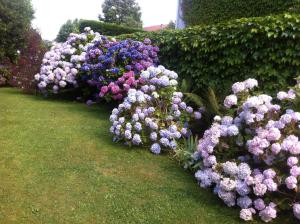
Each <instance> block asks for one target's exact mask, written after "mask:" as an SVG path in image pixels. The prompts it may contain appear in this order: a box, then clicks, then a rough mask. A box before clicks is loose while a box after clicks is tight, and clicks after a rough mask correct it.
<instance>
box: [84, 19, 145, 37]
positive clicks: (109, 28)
mask: <svg viewBox="0 0 300 224" xmlns="http://www.w3.org/2000/svg"><path fill="white" fill-rule="evenodd" d="M85 27H91V28H92V30H93V31H95V32H99V33H100V34H102V35H107V36H117V35H121V34H131V33H135V32H143V31H142V30H141V29H136V28H130V27H125V26H120V25H116V24H111V23H103V22H99V21H95V20H80V22H79V31H80V32H81V33H82V32H84V28H85Z"/></svg>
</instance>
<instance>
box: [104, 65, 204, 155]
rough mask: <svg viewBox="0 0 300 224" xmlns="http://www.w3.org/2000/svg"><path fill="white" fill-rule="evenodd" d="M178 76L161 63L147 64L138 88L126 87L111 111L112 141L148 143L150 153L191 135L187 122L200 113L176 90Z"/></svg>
mask: <svg viewBox="0 0 300 224" xmlns="http://www.w3.org/2000/svg"><path fill="white" fill-rule="evenodd" d="M177 77H178V75H177V74H176V73H175V72H172V71H169V70H167V69H165V68H164V67H163V66H158V67H149V68H148V69H147V70H146V71H143V72H142V73H141V78H142V79H143V85H142V86H141V88H140V89H129V91H128V96H127V97H126V98H125V99H124V101H123V102H122V103H121V104H120V105H119V106H118V108H115V109H114V110H113V111H112V114H111V116H110V121H111V122H112V126H111V128H110V131H111V133H112V134H113V135H114V140H116V141H125V142H126V144H128V145H142V144H151V148H150V150H151V152H153V153H154V154H159V153H160V152H161V150H162V148H170V149H176V147H177V140H178V139H180V138H182V137H185V136H188V135H189V134H190V132H189V129H188V127H187V125H188V124H187V121H189V120H191V119H200V118H201V113H200V112H198V111H196V112H194V110H193V108H191V107H189V106H187V105H186V103H185V102H183V101H182V98H183V94H182V93H181V92H176V86H177V80H176V79H177Z"/></svg>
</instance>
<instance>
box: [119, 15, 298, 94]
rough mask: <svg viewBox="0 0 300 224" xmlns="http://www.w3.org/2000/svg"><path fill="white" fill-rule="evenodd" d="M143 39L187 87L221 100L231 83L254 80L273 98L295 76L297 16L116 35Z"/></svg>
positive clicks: (280, 16)
mask: <svg viewBox="0 0 300 224" xmlns="http://www.w3.org/2000/svg"><path fill="white" fill-rule="evenodd" d="M145 37H149V38H150V39H151V40H152V41H153V42H154V44H156V45H158V46H159V47H160V49H161V51H160V53H159V55H160V63H161V64H163V65H165V66H166V67H167V68H169V69H172V70H175V71H176V72H178V74H179V75H180V77H181V78H185V79H190V80H192V81H193V84H194V85H193V86H194V87H195V89H196V90H201V89H202V88H206V87H208V86H210V87H213V88H214V89H215V90H216V91H217V93H218V94H222V95H224V94H226V93H228V92H226V91H225V90H230V86H231V84H232V83H233V82H236V81H239V80H245V79H246V78H249V77H252V78H256V79H257V80H258V81H259V82H260V83H262V84H263V85H262V86H263V88H264V89H263V90H264V91H267V92H274V91H275V90H276V89H277V90H278V89H284V87H286V85H287V84H293V81H294V80H293V77H296V76H297V75H299V74H300V15H291V14H284V15H277V16H267V17H257V18H244V19H239V20H233V21H229V22H224V23H219V24H216V25H208V26H197V27H193V28H187V29H185V30H175V31H172V30H165V31H160V32H152V33H135V34H131V35H121V36H119V37H118V38H120V39H124V38H132V39H138V40H143V39H144V38H145Z"/></svg>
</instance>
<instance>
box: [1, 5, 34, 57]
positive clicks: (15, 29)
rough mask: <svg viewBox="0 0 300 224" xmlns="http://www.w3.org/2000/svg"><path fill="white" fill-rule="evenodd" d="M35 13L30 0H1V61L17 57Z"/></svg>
mask: <svg viewBox="0 0 300 224" xmlns="http://www.w3.org/2000/svg"><path fill="white" fill-rule="evenodd" d="M33 14H34V11H33V8H32V5H31V1H30V0H0V61H2V60H3V59H4V58H9V59H10V60H12V61H13V60H15V59H16V58H17V56H18V49H20V48H22V47H23V46H24V44H25V39H26V38H25V35H24V34H25V33H26V32H27V31H28V30H29V28H30V24H31V20H32V19H33Z"/></svg>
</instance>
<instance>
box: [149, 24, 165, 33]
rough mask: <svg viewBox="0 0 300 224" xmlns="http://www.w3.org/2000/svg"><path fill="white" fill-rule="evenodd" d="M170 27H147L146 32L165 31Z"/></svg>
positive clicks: (162, 25)
mask: <svg viewBox="0 0 300 224" xmlns="http://www.w3.org/2000/svg"><path fill="white" fill-rule="evenodd" d="M167 27H168V25H164V24H161V25H156V26H147V27H144V30H145V31H149V32H150V31H158V30H163V29H166V28H167Z"/></svg>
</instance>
